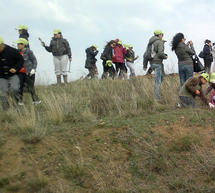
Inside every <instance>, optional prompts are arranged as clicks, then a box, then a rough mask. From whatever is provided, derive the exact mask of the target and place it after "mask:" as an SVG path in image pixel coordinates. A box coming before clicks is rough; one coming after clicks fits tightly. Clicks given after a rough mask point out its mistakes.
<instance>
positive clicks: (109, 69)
mask: <svg viewBox="0 0 215 193" xmlns="http://www.w3.org/2000/svg"><path fill="white" fill-rule="evenodd" d="M97 54H98V46H97V45H96V44H94V45H92V46H91V47H89V48H87V49H86V63H85V68H87V69H88V70H89V74H88V75H87V76H86V78H87V79H89V78H90V79H93V78H94V77H95V75H96V73H97V66H96V61H97V59H96V56H97ZM100 58H101V60H102V65H103V74H102V79H107V78H111V79H115V78H119V79H127V74H128V69H129V70H130V78H132V77H135V76H136V75H135V70H134V61H135V60H137V59H138V58H139V56H135V52H134V50H133V45H131V44H130V45H127V44H122V41H121V40H119V39H116V40H111V41H109V42H108V43H107V45H106V46H105V48H104V51H103V52H102V54H101V57H100Z"/></svg>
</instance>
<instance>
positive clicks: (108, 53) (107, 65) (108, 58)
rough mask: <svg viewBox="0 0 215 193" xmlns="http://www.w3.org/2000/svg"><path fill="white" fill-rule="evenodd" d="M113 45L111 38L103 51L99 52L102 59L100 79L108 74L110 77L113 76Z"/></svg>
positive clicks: (114, 43) (114, 44) (105, 77)
mask: <svg viewBox="0 0 215 193" xmlns="http://www.w3.org/2000/svg"><path fill="white" fill-rule="evenodd" d="M115 46H116V42H115V41H114V40H111V41H110V42H108V43H107V45H106V46H105V48H104V51H103V53H102V54H101V59H102V61H103V62H102V64H103V74H102V79H107V78H108V76H110V77H111V78H112V79H114V78H115V74H116V70H115V68H114V67H113V62H112V58H113V53H114V48H115Z"/></svg>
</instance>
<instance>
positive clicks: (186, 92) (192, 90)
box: [179, 77, 209, 105]
mask: <svg viewBox="0 0 215 193" xmlns="http://www.w3.org/2000/svg"><path fill="white" fill-rule="evenodd" d="M196 90H199V91H200V96H199V97H200V98H201V100H202V101H203V102H204V103H205V104H207V105H208V102H209V101H208V99H207V98H206V96H205V93H204V91H203V88H202V83H201V79H200V77H191V78H190V79H188V80H187V81H186V82H185V83H184V85H183V86H182V88H181V90H180V92H179V96H186V97H196V96H198V95H196Z"/></svg>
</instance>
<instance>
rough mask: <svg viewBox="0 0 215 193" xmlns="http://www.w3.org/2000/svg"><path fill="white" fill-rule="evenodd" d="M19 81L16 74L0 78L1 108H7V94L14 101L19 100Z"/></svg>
mask: <svg viewBox="0 0 215 193" xmlns="http://www.w3.org/2000/svg"><path fill="white" fill-rule="evenodd" d="M19 88H20V81H19V77H18V75H13V76H11V77H9V78H0V102H1V103H2V106H3V109H4V110H7V109H8V108H9V101H8V95H9V94H10V95H11V97H12V98H13V99H15V102H16V103H17V102H18V100H19Z"/></svg>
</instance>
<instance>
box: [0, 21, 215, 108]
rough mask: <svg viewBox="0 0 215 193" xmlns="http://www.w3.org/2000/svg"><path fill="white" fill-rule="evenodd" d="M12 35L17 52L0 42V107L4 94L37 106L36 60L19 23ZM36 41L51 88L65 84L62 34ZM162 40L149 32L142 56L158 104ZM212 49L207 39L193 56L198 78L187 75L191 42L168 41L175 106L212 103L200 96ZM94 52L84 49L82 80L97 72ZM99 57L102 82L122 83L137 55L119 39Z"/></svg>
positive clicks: (213, 84) (67, 52)
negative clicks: (176, 85) (50, 73)
mask: <svg viewBox="0 0 215 193" xmlns="http://www.w3.org/2000/svg"><path fill="white" fill-rule="evenodd" d="M18 32H19V39H18V41H17V42H16V44H17V49H16V48H13V47H10V46H8V45H6V44H5V43H4V40H3V38H0V101H1V102H2V104H3V109H8V108H9V100H8V99H9V97H8V96H9V95H10V96H12V98H13V99H14V100H12V101H14V102H15V103H16V104H19V105H24V104H23V92H24V90H27V91H28V92H30V93H31V96H32V100H33V104H40V103H41V100H40V99H39V97H38V95H37V94H36V91H35V88H34V83H35V73H36V68H37V59H36V57H35V55H34V53H33V51H32V50H31V49H30V46H29V41H28V38H29V33H28V27H27V26H24V25H21V26H19V28H18ZM39 39H40V38H39ZM40 41H41V44H42V46H43V47H44V48H45V50H46V51H48V52H51V53H52V55H53V62H54V65H55V74H56V79H57V84H58V85H61V84H62V78H63V80H64V83H65V84H67V83H68V76H67V73H68V63H71V62H72V52H71V48H70V45H69V42H68V41H67V40H66V39H64V38H63V36H62V32H61V30H59V29H56V30H54V32H53V38H52V40H51V42H50V44H49V46H47V45H46V44H45V43H44V42H43V41H42V40H41V39H40ZM165 42H166V40H165V39H164V33H163V31H162V30H155V31H154V34H153V36H152V37H151V38H150V39H149V42H148V45H147V48H146V51H145V53H144V56H143V68H144V70H145V71H146V70H147V67H148V63H150V68H149V70H148V72H152V71H154V73H155V99H156V100H157V101H161V100H162V95H161V85H162V82H163V80H164V64H163V60H167V59H168V55H167V54H166V53H165ZM212 45H213V44H212V42H211V41H210V40H206V41H205V45H204V48H203V50H202V52H201V53H200V54H199V57H201V58H203V59H204V64H205V73H203V74H201V75H200V76H199V77H193V75H194V62H193V59H192V56H193V55H196V52H195V49H194V46H193V42H192V41H188V42H187V43H186V39H185V37H184V34H182V33H177V34H176V35H175V36H174V37H173V40H172V51H174V52H175V54H176V56H177V58H178V68H179V78H180V92H179V99H180V103H179V106H191V107H196V104H195V96H200V97H201V99H202V100H203V101H204V102H205V103H207V105H209V106H210V107H214V104H215V100H213V99H215V97H212V98H211V101H210V102H209V101H208V100H207V98H206V94H208V93H209V91H211V90H212V89H215V74H214V73H212V74H210V72H211V70H210V69H211V64H212V62H213V55H212V52H213V50H212ZM98 53H99V51H98V46H97V45H96V44H94V45H92V46H91V47H89V48H87V49H86V62H85V68H87V69H88V70H89V74H88V75H87V76H86V78H87V79H93V78H94V77H95V76H96V74H97V73H98V70H97V66H96V62H97V59H96V56H97V55H98ZM100 59H101V60H102V64H103V74H102V79H108V78H110V79H116V78H119V79H127V78H128V77H127V76H128V69H129V70H130V78H134V77H135V76H136V75H135V70H134V62H135V60H137V59H138V56H136V55H135V52H134V50H133V45H131V44H130V45H126V44H123V43H122V41H121V40H120V39H116V40H111V41H109V42H108V43H107V44H106V45H105V47H104V50H103V52H102V53H101V56H100ZM208 81H209V82H210V87H209V88H208V90H207V93H204V91H203V89H202V85H204V84H205V83H206V82H208ZM214 96H215V93H214Z"/></svg>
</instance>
